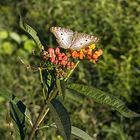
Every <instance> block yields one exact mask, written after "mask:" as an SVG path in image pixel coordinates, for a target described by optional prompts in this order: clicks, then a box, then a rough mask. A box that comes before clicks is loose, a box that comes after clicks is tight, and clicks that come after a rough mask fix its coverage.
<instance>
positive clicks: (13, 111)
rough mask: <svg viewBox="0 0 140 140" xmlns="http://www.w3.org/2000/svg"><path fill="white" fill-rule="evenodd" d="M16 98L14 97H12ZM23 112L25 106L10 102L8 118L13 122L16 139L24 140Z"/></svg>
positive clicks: (19, 102)
mask: <svg viewBox="0 0 140 140" xmlns="http://www.w3.org/2000/svg"><path fill="white" fill-rule="evenodd" d="M14 98H16V97H14ZM25 110H26V106H25V105H24V104H23V103H22V102H21V101H18V102H17V103H16V102H15V101H14V99H13V101H10V116H11V117H12V119H13V120H14V122H15V123H14V124H15V128H16V130H17V131H16V135H17V139H19V140H20V139H21V140H24V138H25V115H24V113H25Z"/></svg>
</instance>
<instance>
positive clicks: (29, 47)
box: [24, 40, 35, 53]
mask: <svg viewBox="0 0 140 140" xmlns="http://www.w3.org/2000/svg"><path fill="white" fill-rule="evenodd" d="M34 47H35V43H34V41H33V40H27V41H25V43H24V49H25V50H27V51H28V52H29V53H32V51H33V48H34Z"/></svg>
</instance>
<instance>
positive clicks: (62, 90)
mask: <svg viewBox="0 0 140 140" xmlns="http://www.w3.org/2000/svg"><path fill="white" fill-rule="evenodd" d="M56 85H57V88H58V90H59V94H60V95H62V97H63V99H64V98H65V88H66V87H65V82H64V81H62V80H60V79H57V80H56Z"/></svg>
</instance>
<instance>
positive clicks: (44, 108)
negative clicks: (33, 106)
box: [28, 104, 49, 140]
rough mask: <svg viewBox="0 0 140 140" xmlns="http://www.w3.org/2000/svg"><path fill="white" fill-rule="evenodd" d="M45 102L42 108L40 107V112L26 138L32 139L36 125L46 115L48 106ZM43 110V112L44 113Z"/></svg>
mask: <svg viewBox="0 0 140 140" xmlns="http://www.w3.org/2000/svg"><path fill="white" fill-rule="evenodd" d="M46 108H47V104H45V105H44V106H43V108H41V112H40V113H39V115H38V117H37V119H36V121H35V123H34V125H33V127H32V131H31V133H30V136H29V139H28V140H32V138H33V136H34V134H35V131H36V129H37V127H38V126H39V125H40V123H41V122H42V120H43V119H44V117H45V116H46V114H47V113H48V112H49V108H47V109H46ZM44 112H45V113H44Z"/></svg>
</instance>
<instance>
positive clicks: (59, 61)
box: [42, 47, 74, 69]
mask: <svg viewBox="0 0 140 140" xmlns="http://www.w3.org/2000/svg"><path fill="white" fill-rule="evenodd" d="M42 58H43V59H44V60H49V61H50V62H51V63H52V64H55V65H61V66H63V67H66V68H67V69H72V68H73V67H74V62H71V61H70V60H69V58H68V56H67V55H66V54H65V53H63V52H62V53H61V52H60V48H58V47H57V48H55V49H53V48H48V50H47V51H43V52H42Z"/></svg>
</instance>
